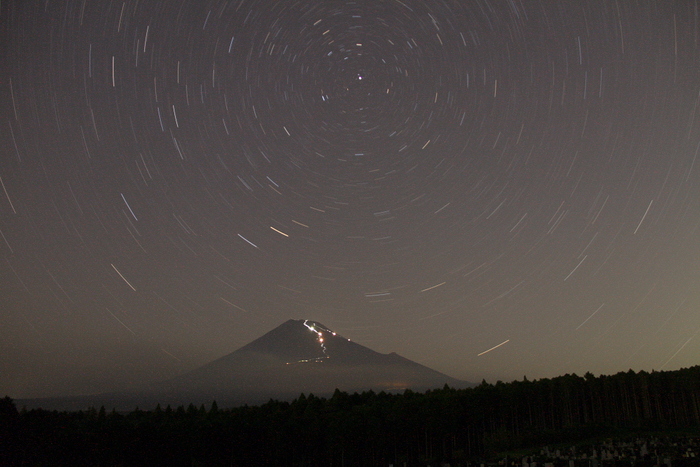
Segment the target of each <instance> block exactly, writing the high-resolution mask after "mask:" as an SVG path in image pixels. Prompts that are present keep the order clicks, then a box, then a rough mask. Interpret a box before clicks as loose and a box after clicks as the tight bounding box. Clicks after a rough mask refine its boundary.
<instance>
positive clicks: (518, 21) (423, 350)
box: [0, 0, 700, 397]
mask: <svg viewBox="0 0 700 467" xmlns="http://www.w3.org/2000/svg"><path fill="white" fill-rule="evenodd" d="M0 10H1V11H0V96H1V97H0V148H1V149H0V181H1V182H2V184H1V185H2V186H1V187H0V188H1V189H2V191H1V192H0V233H1V234H2V235H1V238H0V393H7V394H9V395H11V396H12V397H31V396H43V395H68V394H80V393H89V392H99V391H111V390H119V389H123V388H124V387H127V386H129V385H131V384H135V383H137V382H142V381H152V380H159V379H163V378H168V377H171V376H174V375H176V374H179V373H182V372H184V371H187V370H190V369H193V368H195V367H197V366H199V365H202V364H204V363H206V362H208V361H210V360H213V359H215V358H218V357H220V356H222V355H225V354H227V353H230V352H232V351H234V350H236V349H237V348H239V347H241V346H242V345H244V344H246V343H248V342H250V341H252V340H253V339H256V338H257V337H259V336H261V335H262V334H264V333H265V332H267V331H269V330H271V329H273V328H275V327H276V326H278V325H279V324H281V323H283V322H284V321H286V320H288V319H290V318H294V319H300V318H306V319H312V320H316V321H319V322H321V323H323V324H324V325H325V326H327V327H329V328H331V329H333V330H334V331H336V332H338V333H339V334H341V335H343V336H345V337H348V338H351V339H352V340H353V341H356V342H358V343H360V344H363V345H365V346H368V347H370V348H372V349H374V350H377V351H379V352H383V353H386V352H392V351H395V352H397V353H399V354H401V355H403V356H405V357H407V358H410V359H412V360H415V361H417V362H419V363H422V364H424V365H427V366H429V367H432V368H434V369H436V370H439V371H442V372H444V373H447V374H449V375H451V376H454V377H457V378H461V379H465V380H468V381H473V382H480V381H481V380H482V379H486V380H487V381H490V382H495V381H496V380H503V381H510V380H513V379H522V378H523V376H527V377H528V378H529V379H534V378H542V377H553V376H558V375H561V374H565V373H577V374H579V375H583V374H584V373H586V372H587V371H590V372H592V373H593V374H601V373H603V374H609V373H615V372H618V371H627V370H628V369H630V368H631V369H633V370H635V371H637V370H647V371H651V370H671V369H677V368H680V367H684V366H690V365H694V364H698V363H700V361H699V358H698V355H699V353H700V337H699V336H698V333H699V332H700V313H699V312H698V311H699V310H700V160H699V159H700V158H699V157H698V154H699V152H700V21H699V16H698V15H699V10H700V5H698V3H697V2H692V1H676V2H672V1H659V2H652V1H642V2H627V1H612V0H611V1H600V2H597V1H590V2H589V1H572V2H561V1H558V0H552V1H534V0H533V1H530V0H528V1H524V0H510V1H481V0H478V1H477V0H474V1H471V0H470V1H467V0H461V1H457V0H430V1H418V0H357V1H334V0H323V1H320V0H317V1H307V0H288V1H287V0H285V1H273V0H230V1H226V0H208V1H196V0H177V1H170V0H167V1H166V0H140V1H139V0H126V1H122V0H112V1H108V0H104V1H88V0H42V1H38V0H9V1H3V2H2V3H1V5H0Z"/></svg>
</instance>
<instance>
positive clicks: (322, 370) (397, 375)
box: [161, 320, 468, 397]
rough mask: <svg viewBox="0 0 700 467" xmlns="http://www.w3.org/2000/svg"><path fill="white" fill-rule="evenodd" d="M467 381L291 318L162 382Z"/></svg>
mask: <svg viewBox="0 0 700 467" xmlns="http://www.w3.org/2000/svg"><path fill="white" fill-rule="evenodd" d="M445 384H448V385H450V386H454V387H464V386H467V385H468V383H465V382H463V381H460V380H457V379H454V378H451V377H449V376H447V375H444V374H442V373H440V372H437V371H435V370H432V369H430V368H428V367H425V366H423V365H420V364H418V363H416V362H413V361H411V360H408V359H406V358H404V357H401V356H400V355H397V354H395V353H391V354H381V353H378V352H375V351H374V350H371V349H368V348H367V347H364V346H362V345H359V344H356V343H355V342H351V341H350V340H349V339H346V338H344V337H342V336H339V335H337V334H336V333H334V332H333V331H331V330H330V329H328V328H327V327H326V326H324V325H322V324H321V323H318V322H314V321H309V320H289V321H287V322H285V323H283V324H282V325H280V326H279V327H277V328H275V329H273V330H272V331H270V332H268V333H267V334H265V335H263V336H262V337H260V338H258V339H256V340H254V341H253V342H251V343H249V344H247V345H245V346H243V347H241V348H240V349H238V350H236V351H235V352H233V353H231V354H229V355H226V356H224V357H221V358H219V359H217V360H215V361H213V362H211V363H209V364H207V365H204V366H202V367H200V368H198V369H196V370H194V371H192V372H190V373H187V374H185V375H182V376H180V377H177V378H175V379H173V380H170V381H169V382H167V384H165V385H163V386H161V388H162V389H165V390H167V391H168V392H186V393H202V392H209V393H212V394H225V393H229V394H241V395H243V394H262V395H269V396H270V397H275V396H281V395H283V394H291V395H298V394H299V393H301V392H306V393H308V392H313V393H314V394H317V395H320V394H327V393H328V394H329V393H332V392H333V391H334V390H335V389H336V388H338V389H340V390H343V391H361V390H367V389H373V390H402V389H407V388H410V389H414V390H426V389H431V388H436V387H442V386H444V385H445Z"/></svg>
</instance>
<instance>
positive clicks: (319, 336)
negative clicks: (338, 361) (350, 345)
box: [287, 319, 350, 365]
mask: <svg viewBox="0 0 700 467" xmlns="http://www.w3.org/2000/svg"><path fill="white" fill-rule="evenodd" d="M304 326H306V328H307V329H308V330H309V331H311V332H314V333H316V336H317V337H316V340H317V341H318V343H319V345H320V346H321V350H322V351H323V356H322V357H314V358H305V359H303V360H297V361H296V362H287V365H293V364H296V363H322V362H323V360H325V359H327V358H330V355H328V353H327V352H326V350H328V349H326V344H325V343H324V339H323V331H325V332H328V333H330V334H331V335H333V336H335V335H336V333H334V332H333V331H331V330H330V329H325V328H323V327H320V326H318V324H316V323H313V322H312V324H309V320H307V319H305V320H304ZM317 328H320V329H321V330H319V329H317ZM349 340H350V339H348V341H349Z"/></svg>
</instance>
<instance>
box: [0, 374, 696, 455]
mask: <svg viewBox="0 0 700 467" xmlns="http://www.w3.org/2000/svg"><path fill="white" fill-rule="evenodd" d="M698 427H700V367H697V366H696V367H692V368H688V369H682V370H677V371H670V372H652V373H647V372H643V371H642V372H639V373H634V372H632V371H631V370H630V371H629V372H627V373H618V374H616V375H613V376H599V377H595V376H593V375H591V374H590V373H588V374H586V375H585V376H584V377H580V376H576V375H565V376H560V377H557V378H553V379H541V380H536V381H528V380H527V379H524V380H523V381H515V382H512V383H501V382H498V383H496V384H495V385H493V384H487V383H485V382H483V383H482V384H480V385H479V386H476V387H474V388H469V389H452V388H449V387H445V388H443V389H439V390H433V391H428V392H426V393H415V392H412V391H405V392H404V393H401V394H387V393H383V392H382V393H378V394H377V393H374V392H372V391H368V392H364V393H362V394H357V393H356V394H347V393H344V392H341V391H336V392H335V394H334V395H333V396H332V397H330V398H327V399H324V398H318V397H315V396H313V395H308V396H305V395H301V396H300V397H299V398H297V399H296V400H294V401H292V402H280V401H270V402H268V403H266V404H263V405H261V406H255V407H248V406H243V407H236V408H230V409H219V408H218V407H217V405H216V403H215V402H214V403H212V404H211V406H209V407H204V406H200V407H195V406H194V405H190V406H189V407H187V408H186V407H182V406H181V407H177V408H175V409H173V408H171V407H166V408H162V407H160V406H158V407H156V408H155V409H154V410H149V411H143V410H139V409H136V410H134V411H133V412H130V413H128V414H122V413H117V412H114V411H111V412H110V411H107V410H105V408H104V407H102V408H100V409H90V410H87V411H80V412H56V411H53V412H52V411H46V410H41V409H38V410H25V409H22V410H20V411H18V410H17V408H16V406H15V404H14V403H13V402H12V400H11V399H10V398H8V397H6V398H5V399H2V400H0V465H71V466H78V465H90V466H97V465H103V466H108V465H169V466H170V465H172V466H176V465H294V466H296V465H298V466H315V465H324V466H327V465H339V466H343V465H344V466H351V465H361V466H368V465H389V464H394V465H404V463H406V465H425V464H427V463H433V464H436V463H438V462H450V463H452V465H457V464H460V463H461V464H464V465H466V464H467V462H470V461H471V462H474V461H477V460H479V459H483V458H489V457H492V456H494V455H495V453H496V452H498V451H503V450H511V449H518V448H524V447H529V446H541V445H544V444H550V443H557V442H572V441H576V440H577V439H584V438H591V437H595V436H601V435H608V434H612V433H615V434H621V433H631V432H642V431H657V430H667V429H697V428H698Z"/></svg>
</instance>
